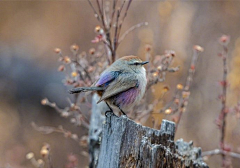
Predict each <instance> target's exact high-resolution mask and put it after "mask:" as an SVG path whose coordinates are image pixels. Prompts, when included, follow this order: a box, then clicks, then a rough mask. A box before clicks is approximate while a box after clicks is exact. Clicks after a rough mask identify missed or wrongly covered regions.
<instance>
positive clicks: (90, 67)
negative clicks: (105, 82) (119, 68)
mask: <svg viewBox="0 0 240 168" xmlns="http://www.w3.org/2000/svg"><path fill="white" fill-rule="evenodd" d="M94 69H95V68H94V67H93V66H89V67H88V69H87V71H88V72H89V73H91V72H93V71H94Z"/></svg>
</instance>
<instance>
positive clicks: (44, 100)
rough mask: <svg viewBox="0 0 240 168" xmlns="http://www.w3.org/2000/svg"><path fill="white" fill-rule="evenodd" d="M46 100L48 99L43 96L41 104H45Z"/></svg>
mask: <svg viewBox="0 0 240 168" xmlns="http://www.w3.org/2000/svg"><path fill="white" fill-rule="evenodd" d="M48 102H49V101H48V99H47V98H44V99H42V101H41V104H42V105H46V104H47V103H48Z"/></svg>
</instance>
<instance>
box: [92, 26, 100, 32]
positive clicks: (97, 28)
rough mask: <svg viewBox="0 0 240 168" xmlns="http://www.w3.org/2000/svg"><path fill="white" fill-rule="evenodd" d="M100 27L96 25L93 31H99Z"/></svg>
mask: <svg viewBox="0 0 240 168" xmlns="http://www.w3.org/2000/svg"><path fill="white" fill-rule="evenodd" d="M101 29H102V28H101V27H100V26H96V27H95V30H94V31H95V33H99V32H100V30H101Z"/></svg>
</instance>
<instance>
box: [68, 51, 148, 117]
mask: <svg viewBox="0 0 240 168" xmlns="http://www.w3.org/2000/svg"><path fill="white" fill-rule="evenodd" d="M147 63H148V61H145V62H143V61H142V60H141V59H140V58H139V57H137V56H124V57H122V58H120V59H118V60H116V61H115V62H114V63H113V64H112V65H111V66H109V67H108V68H107V69H106V70H105V71H103V72H102V74H101V75H100V78H99V79H98V80H97V81H96V82H94V83H93V85H92V86H91V87H79V88H74V89H71V90H70V91H69V92H70V93H71V94H73V93H79V92H86V91H96V92H97V93H98V95H99V96H100V100H99V101H98V103H99V102H101V101H105V102H106V104H107V105H108V107H109V109H110V112H113V110H112V108H111V107H117V108H118V109H119V110H120V111H121V112H122V113H123V114H124V115H126V114H125V111H127V110H128V109H129V108H131V107H133V106H134V105H136V104H137V103H138V102H139V101H140V100H141V99H142V97H143V95H144V93H145V90H146V85H147V78H146V70H145V68H144V67H143V65H144V64H147ZM107 112H109V111H107ZM105 114H106V113H105Z"/></svg>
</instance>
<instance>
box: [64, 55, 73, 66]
mask: <svg viewBox="0 0 240 168" xmlns="http://www.w3.org/2000/svg"><path fill="white" fill-rule="evenodd" d="M63 61H64V62H65V63H66V64H69V63H70V62H71V59H70V58H69V57H68V56H65V57H64V58H63Z"/></svg>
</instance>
